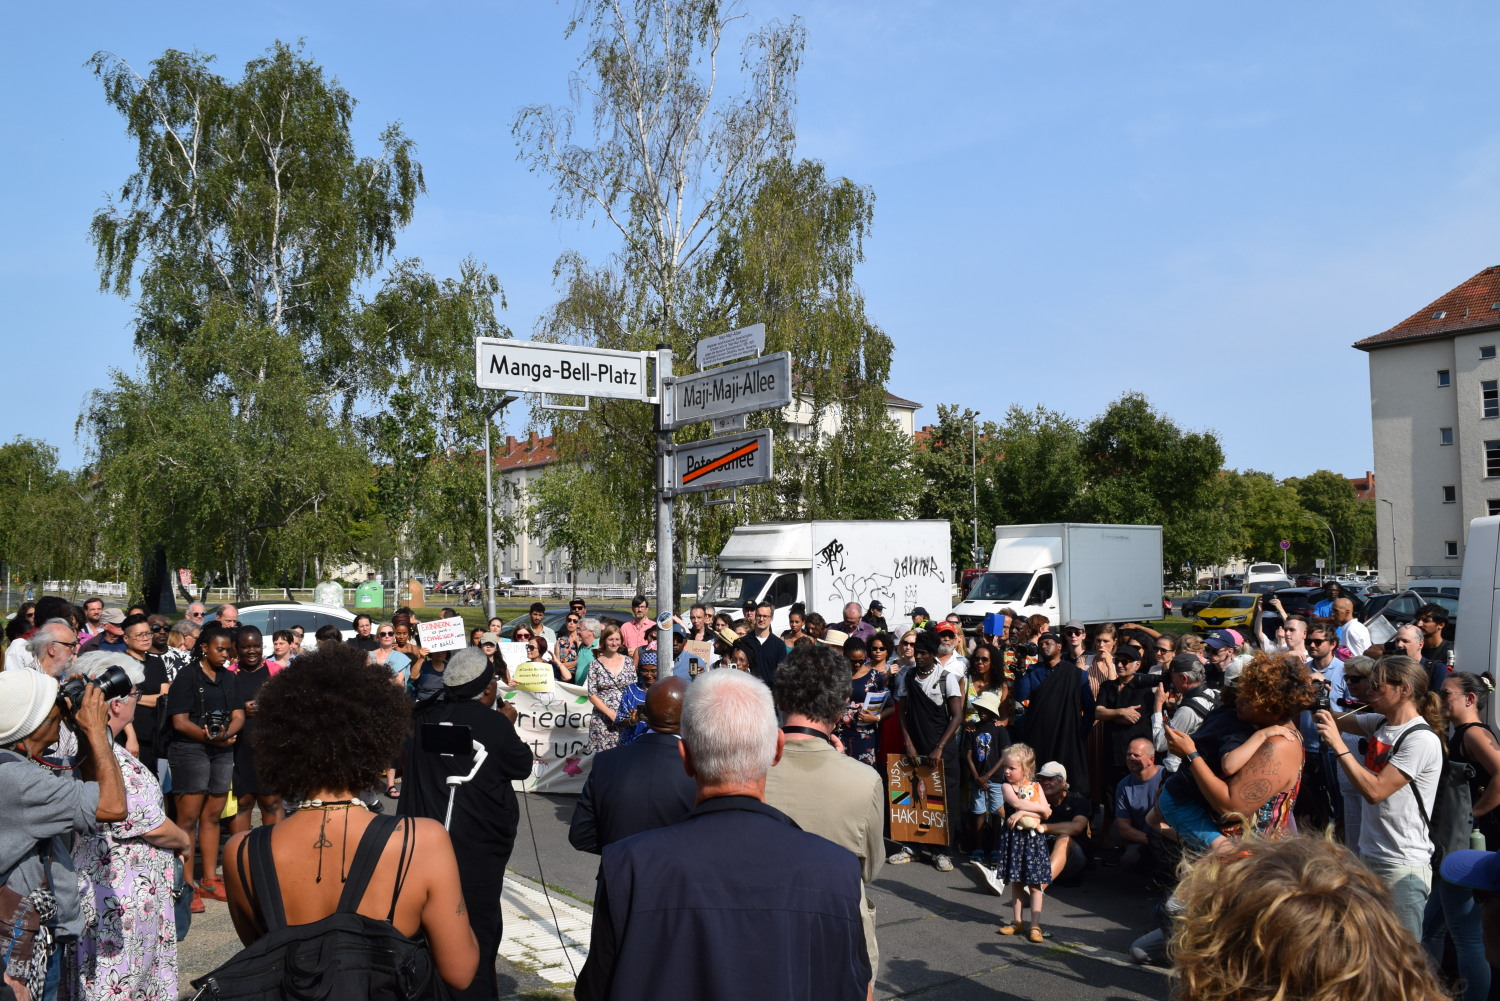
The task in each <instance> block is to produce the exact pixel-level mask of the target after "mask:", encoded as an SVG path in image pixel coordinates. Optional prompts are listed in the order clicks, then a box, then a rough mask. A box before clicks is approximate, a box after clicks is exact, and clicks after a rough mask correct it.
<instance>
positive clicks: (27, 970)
mask: <svg viewBox="0 0 1500 1001" xmlns="http://www.w3.org/2000/svg"><path fill="white" fill-rule="evenodd" d="M127 684H128V679H127ZM75 690H76V689H75ZM105 702H106V698H105V693H104V692H103V691H101V690H100V689H99V687H98V686H96V685H83V686H82V691H81V692H79V694H78V697H77V699H76V700H75V701H73V702H71V703H69V702H67V701H66V700H64V699H62V698H60V697H59V692H58V684H57V681H56V680H55V679H53V678H52V677H50V676H48V675H46V674H43V673H42V672H40V671H6V672H4V673H0V802H3V803H5V804H6V806H5V815H4V816H5V819H4V820H3V821H0V872H5V873H8V875H7V876H6V877H5V882H4V885H3V886H0V957H7V958H5V960H4V964H5V966H4V972H5V983H6V985H7V986H9V987H10V988H11V990H13V991H15V992H16V995H17V997H22V998H26V997H35V998H41V997H42V996H43V995H44V993H45V988H46V985H47V984H48V983H49V982H50V983H51V984H52V985H53V990H54V991H55V990H56V985H57V983H58V981H59V979H60V977H61V975H62V972H63V969H64V967H66V968H67V969H68V970H69V971H70V972H71V971H72V970H73V968H74V967H75V965H76V964H75V963H74V962H73V960H74V959H75V957H74V955H73V950H72V947H71V944H72V940H74V939H76V938H77V937H78V936H79V935H80V934H81V933H82V932H83V921H84V919H83V910H82V908H81V906H80V903H79V897H78V878H77V876H76V875H75V874H74V871H73V856H72V850H71V841H72V835H74V834H92V833H93V832H94V831H95V830H96V829H97V827H98V825H99V824H101V823H110V822H114V821H119V820H123V819H125V815H126V806H125V781H124V778H123V777H122V776H121V774H120V765H119V763H118V762H117V761H116V759H115V754H114V751H113V749H112V748H111V746H110V745H111V744H112V743H113V736H112V734H111V733H110V730H109V728H108V727H107V726H106V725H105V724H106V711H107V710H106V706H105ZM64 720H67V721H68V725H69V727H71V728H72V729H73V730H74V731H75V732H76V733H77V735H78V739H79V743H80V744H82V745H83V746H84V747H85V748H87V753H86V754H85V755H84V756H83V758H82V760H81V762H80V764H79V772H80V773H81V778H82V779H83V781H78V780H77V779H76V778H75V777H74V776H73V775H72V773H71V770H70V769H68V768H66V767H62V766H59V765H57V764H54V763H53V762H51V761H48V760H46V759H44V758H43V754H44V753H45V752H46V751H47V749H48V748H49V747H51V746H52V745H54V744H56V743H57V739H58V735H59V733H60V732H61V730H62V726H63V723H64ZM65 945H66V946H67V948H62V947H63V946H65ZM70 982H71V981H70Z"/></svg>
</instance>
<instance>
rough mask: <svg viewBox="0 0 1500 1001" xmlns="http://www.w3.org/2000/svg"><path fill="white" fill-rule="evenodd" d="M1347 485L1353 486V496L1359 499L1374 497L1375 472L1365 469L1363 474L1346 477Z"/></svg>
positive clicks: (1371, 498) (1372, 498)
mask: <svg viewBox="0 0 1500 1001" xmlns="http://www.w3.org/2000/svg"><path fill="white" fill-rule="evenodd" d="M1348 480H1349V485H1350V486H1351V487H1353V488H1354V496H1355V497H1358V498H1359V499H1360V500H1374V499H1375V474H1374V473H1372V472H1369V471H1368V470H1366V471H1365V475H1363V476H1350V477H1348Z"/></svg>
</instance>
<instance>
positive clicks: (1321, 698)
mask: <svg viewBox="0 0 1500 1001" xmlns="http://www.w3.org/2000/svg"><path fill="white" fill-rule="evenodd" d="M1312 686H1313V700H1312V705H1311V706H1309V707H1308V708H1309V709H1311V710H1312V711H1313V712H1317V711H1319V710H1320V709H1326V710H1328V711H1329V712H1333V703H1332V701H1331V700H1330V699H1329V694H1328V691H1329V690H1328V682H1326V681H1318V680H1316V679H1314V681H1313V683H1312Z"/></svg>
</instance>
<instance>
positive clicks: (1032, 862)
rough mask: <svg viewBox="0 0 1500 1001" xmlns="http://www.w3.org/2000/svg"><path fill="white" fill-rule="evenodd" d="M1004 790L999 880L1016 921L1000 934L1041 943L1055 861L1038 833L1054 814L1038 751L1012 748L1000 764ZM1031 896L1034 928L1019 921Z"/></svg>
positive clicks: (1013, 745) (1022, 746)
mask: <svg viewBox="0 0 1500 1001" xmlns="http://www.w3.org/2000/svg"><path fill="white" fill-rule="evenodd" d="M1000 779H1001V781H1002V783H1003V785H1002V786H1001V787H1000V788H1001V792H1002V794H1003V796H1004V798H1005V826H1004V827H1003V828H1002V829H1001V832H1000V844H999V855H1000V859H999V864H998V865H997V866H996V877H997V878H998V879H999V880H1000V881H1001V882H1004V883H1009V884H1010V895H1011V904H1012V906H1013V907H1014V908H1015V911H1014V913H1015V917H1014V920H1013V921H1012V922H1011V923H1010V924H1008V925H1003V926H1001V928H1000V929H999V931H1000V934H1001V935H1022V934H1025V935H1026V937H1027V938H1029V939H1030V940H1031V941H1033V942H1040V941H1042V898H1043V895H1044V894H1045V893H1046V890H1047V885H1048V884H1049V883H1051V882H1052V860H1051V857H1050V855H1049V853H1048V851H1047V837H1046V835H1044V834H1042V832H1041V831H1040V830H1039V828H1040V827H1041V823H1042V821H1044V820H1046V819H1047V818H1048V817H1050V816H1051V815H1052V807H1051V805H1050V804H1049V803H1048V802H1047V797H1046V796H1045V795H1043V793H1042V787H1041V784H1040V783H1038V782H1037V781H1036V752H1035V751H1033V750H1032V749H1031V748H1030V747H1029V746H1027V745H1026V744H1012V745H1010V747H1007V748H1006V749H1005V757H1004V758H1002V759H1001V761H1000ZM1028 896H1029V897H1030V901H1031V928H1030V930H1029V931H1027V928H1026V925H1025V924H1024V923H1023V922H1022V920H1021V912H1022V908H1023V907H1024V906H1025V905H1026V901H1027V898H1028Z"/></svg>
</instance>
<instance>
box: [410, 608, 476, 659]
mask: <svg viewBox="0 0 1500 1001" xmlns="http://www.w3.org/2000/svg"><path fill="white" fill-rule="evenodd" d="M417 636H418V640H417V642H419V643H420V644H421V645H422V646H424V647H426V648H427V649H428V650H431V651H432V652H433V653H439V652H441V651H443V650H462V649H463V648H464V647H466V646H468V645H469V639H468V627H467V626H465V625H464V620H463V619H460V618H459V617H458V616H456V615H455V616H452V617H451V618H447V619H433V620H432V621H431V622H418V623H417Z"/></svg>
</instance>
